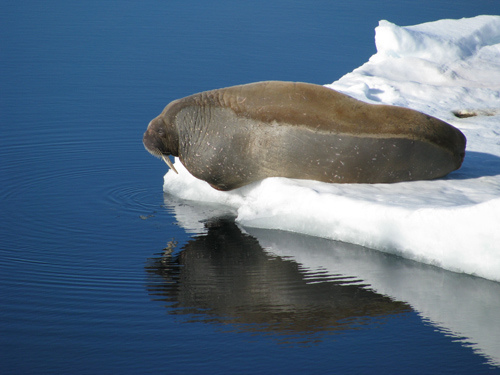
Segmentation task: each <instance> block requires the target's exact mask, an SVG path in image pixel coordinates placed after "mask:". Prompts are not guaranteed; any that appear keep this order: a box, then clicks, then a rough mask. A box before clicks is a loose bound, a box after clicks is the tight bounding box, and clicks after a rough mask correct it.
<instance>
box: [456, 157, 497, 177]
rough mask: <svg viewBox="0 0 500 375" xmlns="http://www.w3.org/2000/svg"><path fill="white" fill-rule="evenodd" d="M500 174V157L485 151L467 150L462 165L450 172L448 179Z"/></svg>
mask: <svg viewBox="0 0 500 375" xmlns="http://www.w3.org/2000/svg"><path fill="white" fill-rule="evenodd" d="M498 175H500V157H498V156H496V155H492V154H488V153H485V152H477V151H466V154H465V159H464V162H463V164H462V167H461V168H460V169H458V170H457V171H454V172H452V173H450V174H449V175H448V176H447V177H446V179H449V180H468V179H471V178H480V177H487V176H498Z"/></svg>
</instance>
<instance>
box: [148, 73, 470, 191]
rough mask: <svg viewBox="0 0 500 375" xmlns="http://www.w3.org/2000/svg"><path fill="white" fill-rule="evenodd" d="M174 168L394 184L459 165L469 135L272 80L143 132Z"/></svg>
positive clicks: (228, 176)
mask: <svg viewBox="0 0 500 375" xmlns="http://www.w3.org/2000/svg"><path fill="white" fill-rule="evenodd" d="M143 143H144V146H145V147H146V149H147V150H148V151H149V152H150V153H151V154H153V155H155V156H158V157H161V158H163V160H165V162H166V163H167V164H168V165H169V166H170V168H172V169H174V170H175V168H174V167H173V165H172V163H171V162H170V160H169V158H168V156H169V155H173V156H176V157H178V158H179V159H180V161H181V162H182V164H183V165H184V166H185V167H186V169H187V170H188V171H189V172H190V173H191V174H192V175H193V176H195V177H197V178H199V179H201V180H204V181H206V182H208V183H209V184H210V185H211V186H212V187H213V188H215V189H217V190H232V189H235V188H239V187H241V186H244V185H247V184H249V183H252V182H254V181H258V180H262V179H264V178H267V177H287V178H294V179H309V180H318V181H324V182H330V183H394V182H401V181H414V180H429V179H435V178H439V177H443V176H445V175H446V174H448V173H450V172H451V171H454V170H456V169H458V168H460V166H461V164H462V162H463V159H464V156H465V144H466V139H465V136H464V135H463V134H462V132H460V131H459V130H458V129H456V128H455V127H453V126H451V125H450V124H447V123H446V122H444V121H441V120H438V119H437V118H434V117H431V116H428V115H426V114H424V113H421V112H418V111H415V110H411V109H408V108H402V107H396V106H389V105H377V104H368V103H365V102H361V101H359V100H357V99H354V98H352V97H350V96H347V95H345V94H342V93H339V92H337V91H335V90H332V89H329V88H327V87H324V86H320V85H315V84H309V83H300V82H281V81H266V82H256V83H250V84H245V85H239V86H232V87H227V88H222V89H217V90H212V91H205V92H201V93H198V94H194V95H191V96H187V97H185V98H182V99H178V100H174V101H172V102H171V103H170V104H168V105H167V106H166V107H165V109H164V110H163V112H162V113H161V114H160V115H159V116H158V117H156V118H155V119H153V120H152V121H151V122H150V123H149V125H148V128H147V130H146V132H145V133H144V137H143Z"/></svg>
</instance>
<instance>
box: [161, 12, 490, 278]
mask: <svg viewBox="0 0 500 375" xmlns="http://www.w3.org/2000/svg"><path fill="white" fill-rule="evenodd" d="M375 43H376V47H377V53H376V54H375V55H373V56H372V57H371V58H370V59H369V61H368V62H367V63H365V64H364V65H362V66H361V67H359V68H357V69H355V70H354V71H353V72H351V73H349V74H346V75H345V76H343V77H342V78H341V79H339V80H338V81H336V82H334V83H332V84H329V85H326V86H327V87H330V88H332V89H335V90H337V91H340V92H343V93H345V94H348V95H350V96H353V97H355V98H357V99H359V100H363V101H366V102H370V103H381V104H393V105H399V106H403V107H409V108H413V109H416V110H419V111H421V112H424V113H427V114H429V115H432V116H434V117H437V118H440V119H442V120H444V121H446V122H448V123H450V124H452V125H454V126H455V127H457V128H459V129H460V130H461V131H462V132H463V133H464V134H465V136H466V137H467V154H466V157H465V161H464V164H463V166H462V168H461V169H460V170H458V171H455V172H453V173H451V174H450V175H448V176H447V177H445V178H442V179H438V180H433V181H416V182H403V183H397V184H372V185H370V184H327V183H322V182H317V181H305V180H291V179H285V178H268V179H265V180H263V181H259V182H256V183H253V184H251V185H248V186H245V187H242V188H240V189H236V190H233V191H230V192H220V191H216V190H214V189H212V188H211V187H210V186H209V185H208V184H207V183H205V182H204V181H200V180H197V179H195V178H194V177H193V176H191V175H190V174H189V172H187V170H186V169H185V168H184V167H183V166H182V164H181V163H180V161H179V160H178V159H176V160H175V167H176V169H177V170H178V172H179V174H178V175H177V174H175V173H174V172H173V171H169V172H168V173H167V174H166V175H165V177H164V187H163V189H164V191H165V192H166V193H169V194H172V195H174V196H177V197H180V198H183V199H187V200H193V201H202V202H205V203H207V202H209V203H216V204H219V205H223V206H225V207H226V208H227V209H228V210H232V211H234V212H235V213H236V215H237V218H236V220H237V222H238V223H240V224H241V225H243V226H244V227H254V228H267V229H281V230H285V231H291V232H297V233H302V234H307V235H311V236H316V237H323V238H327V239H334V240H339V241H344V242H349V243H353V244H358V245H362V246H366V247H369V248H372V249H377V250H381V251H385V252H388V253H393V254H397V255H400V256H403V257H405V258H409V259H412V260H416V261H419V262H423V263H427V264H432V265H436V266H439V267H442V268H444V269H447V270H451V271H456V272H463V273H468V274H472V275H477V276H480V277H484V278H487V279H491V280H494V281H500V16H478V17H474V18H469V19H461V20H440V21H436V22H430V23H424V24H420V25H416V26H408V27H400V26H397V25H394V24H392V23H390V22H388V21H380V23H379V26H378V27H377V28H376V29H375ZM455 114H462V115H473V116H471V117H464V118H459V117H457V116H456V115H455Z"/></svg>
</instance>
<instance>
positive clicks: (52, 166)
mask: <svg viewBox="0 0 500 375" xmlns="http://www.w3.org/2000/svg"><path fill="white" fill-rule="evenodd" d="M499 11H500V5H499V4H498V2H497V1H496V0H491V1H487V0H479V1H473V2H471V1H455V0H454V1H451V0H450V1H449V0H432V1H419V2H414V1H377V2H373V1H370V0H355V1H348V2H347V1H345V2H333V1H316V2H310V1H307V2H305V1H304V2H299V1H265V2H264V1H263V2H261V1H257V2H255V1H254V2H245V3H243V2H231V1H213V2H203V1H183V2H174V1H171V2H157V1H120V2H118V1H102V0H99V1H67V0H65V1H16V2H6V1H4V2H3V4H2V12H1V13H0V54H1V55H0V90H1V91H0V126H1V137H0V208H1V210H0V212H1V225H0V298H1V303H0V373H2V374H28V373H29V374H37V373H40V374H41V373H50V374H57V373H60V374H63V373H65V374H66V373H72V374H98V373H131V374H135V373H184V374H192V373H200V374H208V373H217V374H229V373H288V374H292V373H311V374H312V373H344V374H346V373H381V372H383V373H399V372H405V373H464V374H470V373H493V372H499V368H498V367H495V366H494V365H493V364H492V363H491V361H489V358H488V356H487V355H485V354H484V353H482V352H481V350H479V351H478V350H476V349H474V348H472V347H471V346H470V345H468V344H464V341H463V338H462V337H460V336H457V335H454V334H451V333H450V332H446V330H444V329H442V328H440V327H438V326H436V325H434V324H433V323H432V322H429V321H428V320H427V319H425V318H423V317H422V316H421V314H420V313H419V312H418V311H416V310H415V309H414V308H413V307H412V304H411V301H405V300H401V301H399V300H397V299H394V298H393V297H388V296H385V295H382V294H378V293H377V292H375V291H374V290H372V289H371V288H370V285H369V284H367V283H366V282H365V281H363V280H362V279H361V278H360V277H359V275H351V274H336V275H332V274H329V273H328V272H324V273H318V272H316V271H315V272H312V271H310V270H308V269H307V268H306V267H304V266H303V265H301V264H300V262H298V261H296V260H295V259H294V258H293V257H287V256H277V255H273V254H271V253H269V252H267V251H266V249H264V248H263V247H262V245H261V243H260V242H259V241H258V240H257V239H256V237H255V236H252V235H249V234H247V233H244V232H242V230H241V228H239V227H237V226H236V225H235V224H234V221H233V219H232V218H231V217H222V218H221V217H215V218H211V219H210V220H207V221H206V222H205V227H206V229H205V230H200V231H198V233H196V231H194V232H193V231H187V230H186V229H185V226H183V225H181V224H180V223H179V217H178V216H175V214H176V211H175V210H176V207H177V208H178V207H183V205H184V204H183V203H179V202H177V203H175V204H173V203H171V202H170V203H169V200H168V198H167V200H166V201H165V200H164V197H163V194H162V182H163V181H162V177H163V174H164V173H165V172H166V167H165V165H164V164H163V163H161V162H160V161H158V160H157V159H154V158H152V157H151V156H150V155H149V154H148V153H147V152H146V151H145V150H144V148H143V146H142V143H141V139H142V133H143V132H144V130H145V128H146V126H147V124H148V122H149V121H150V120H151V119H152V118H153V117H155V116H156V115H157V114H158V113H159V112H160V111H161V110H162V109H163V107H164V106H165V105H166V104H167V103H168V102H169V101H171V100H173V99H175V98H179V97H182V96H185V95H188V94H192V93H194V92H199V91H202V90H207V89H213V88H219V87H224V86H228V85H233V84H240V83H247V82H251V81H258V80H267V79H277V80H294V81H305V82H313V83H319V84H325V83H330V82H333V81H335V80H336V79H338V78H340V77H341V76H342V75H343V74H346V73H348V72H350V71H351V70H353V69H354V68H356V67H358V66H359V65H361V64H362V63H364V62H365V61H366V60H367V59H368V58H369V57H370V56H371V55H372V54H373V53H374V52H375V48H374V43H373V36H374V31H373V29H374V28H375V27H376V26H377V23H378V21H379V20H380V19H387V20H389V21H391V22H394V23H396V24H399V25H409V24H417V23H422V22H427V21H432V20H437V19H441V18H461V17H468V16H475V15H479V14H498V13H499ZM193 209H194V210H197V209H199V208H196V207H194V208H193ZM215 216H217V215H215ZM280 238H281V237H280ZM276 241H283V240H282V239H279V238H278V239H276ZM294 241H298V240H294ZM318 246H319V245H318ZM328 246H332V247H333V248H335V246H337V245H335V244H332V245H328ZM304 251H305V252H306V251H308V248H307V247H304ZM364 251H369V250H364ZM396 263H397V262H396ZM405 267H408V265H405ZM443 277H444V276H443ZM471 282H472V283H482V281H477V280H476V281H471ZM474 285H475V284H474ZM478 285H479V284H478ZM481 285H483V284H481ZM488 285H490V288H493V290H497V289H495V288H496V286H491V283H490V284H488ZM457 294H459V291H457Z"/></svg>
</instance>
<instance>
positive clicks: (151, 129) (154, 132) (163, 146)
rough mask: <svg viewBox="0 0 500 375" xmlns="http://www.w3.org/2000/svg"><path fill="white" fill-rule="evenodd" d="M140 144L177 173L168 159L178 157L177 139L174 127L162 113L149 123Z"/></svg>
mask: <svg viewBox="0 0 500 375" xmlns="http://www.w3.org/2000/svg"><path fill="white" fill-rule="evenodd" d="M167 107H168V106H167ZM142 143H143V144H144V147H146V150H148V152H149V153H150V154H152V155H154V156H156V157H158V158H161V159H163V161H165V163H167V165H168V166H169V167H170V168H171V169H172V170H173V171H174V172H175V173H178V172H177V170H176V169H175V167H174V165H173V164H172V162H171V161H170V159H169V158H168V157H169V156H170V155H172V156H179V151H178V150H179V139H178V135H177V131H176V128H175V125H174V124H173V123H172V122H170V121H169V118H168V117H165V116H164V113H162V114H161V115H160V116H158V117H156V118H155V119H153V120H152V121H151V122H150V123H149V125H148V128H147V129H146V132H145V133H144V136H143V137H142Z"/></svg>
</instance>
